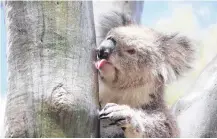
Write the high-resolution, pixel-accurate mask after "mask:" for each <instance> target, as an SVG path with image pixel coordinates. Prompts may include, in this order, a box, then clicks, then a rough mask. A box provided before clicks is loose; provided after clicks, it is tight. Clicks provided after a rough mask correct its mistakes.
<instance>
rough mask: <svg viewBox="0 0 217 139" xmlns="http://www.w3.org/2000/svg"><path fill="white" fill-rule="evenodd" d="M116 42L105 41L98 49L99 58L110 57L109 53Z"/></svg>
mask: <svg viewBox="0 0 217 139" xmlns="http://www.w3.org/2000/svg"><path fill="white" fill-rule="evenodd" d="M114 45H115V44H114V43H113V41H112V40H105V41H103V42H102V43H101V44H100V46H99V48H98V49H97V57H98V58H99V59H108V57H109V55H110V54H111V53H112V51H113V49H114Z"/></svg>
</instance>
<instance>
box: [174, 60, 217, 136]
mask: <svg viewBox="0 0 217 139" xmlns="http://www.w3.org/2000/svg"><path fill="white" fill-rule="evenodd" d="M173 110H174V113H175V114H176V115H177V119H178V124H179V127H180V130H181V137H188V138H189V137H194V138H200V137H203V138H208V137H217V56H216V57H215V58H214V59H213V60H212V61H211V62H210V63H209V64H208V66H207V67H206V68H205V69H204V71H203V72H202V73H201V75H200V76H199V77H198V79H197V81H196V82H195V83H194V86H192V88H191V90H190V92H189V93H188V94H186V95H185V96H184V97H183V98H181V99H180V100H179V101H178V102H177V103H176V104H175V106H174V108H173Z"/></svg>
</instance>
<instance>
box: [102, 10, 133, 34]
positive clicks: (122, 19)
mask: <svg viewBox="0 0 217 139" xmlns="http://www.w3.org/2000/svg"><path fill="white" fill-rule="evenodd" d="M99 23H100V37H103V38H104V37H106V35H107V33H108V32H109V31H110V30H111V29H112V28H116V27H119V26H126V25H129V24H133V20H132V18H131V16H130V15H128V14H125V13H121V12H118V11H113V12H109V13H105V14H104V15H101V17H100V20H99Z"/></svg>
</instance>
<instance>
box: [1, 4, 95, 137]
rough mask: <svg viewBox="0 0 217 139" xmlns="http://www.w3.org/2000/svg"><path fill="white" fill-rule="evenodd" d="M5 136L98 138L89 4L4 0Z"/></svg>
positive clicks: (93, 36)
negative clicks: (5, 52)
mask: <svg viewBox="0 0 217 139" xmlns="http://www.w3.org/2000/svg"><path fill="white" fill-rule="evenodd" d="M5 7H6V24H7V41H8V42H7V62H8V92H7V106H6V119H5V130H6V132H5V136H6V137H98V135H99V134H98V131H99V130H98V120H97V109H98V96H97V89H98V87H97V74H96V72H95V70H94V68H92V67H93V62H92V61H93V56H92V55H91V51H92V50H93V48H95V47H96V45H95V32H94V22H93V10H92V2H87V1H82V2H80V1H75V2H73V1H62V2H61V1H58V2H57V1H56V2H53V1H52V2H45V1H41V2H33V1H16V2H9V1H8V2H6V3H5Z"/></svg>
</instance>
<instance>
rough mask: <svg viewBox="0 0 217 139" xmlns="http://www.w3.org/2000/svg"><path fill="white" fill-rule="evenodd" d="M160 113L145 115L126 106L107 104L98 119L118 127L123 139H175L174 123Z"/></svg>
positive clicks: (142, 111) (141, 111) (153, 112)
mask: <svg viewBox="0 0 217 139" xmlns="http://www.w3.org/2000/svg"><path fill="white" fill-rule="evenodd" d="M166 117H167V116H166V114H164V113H163V112H160V111H152V112H151V113H147V112H145V111H144V110H142V109H132V108H130V107H129V106H127V105H118V104H114V103H108V104H107V105H106V106H105V107H104V108H103V109H102V111H101V112H100V119H109V120H111V121H112V122H113V123H112V124H116V125H117V126H120V127H121V128H122V129H123V131H124V135H125V137H130V138H134V137H140V138H142V137H158V138H161V137H164V138H167V137H176V133H175V132H174V131H175V130H174V129H175V128H174V124H175V122H173V121H171V120H170V119H168V118H166Z"/></svg>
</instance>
